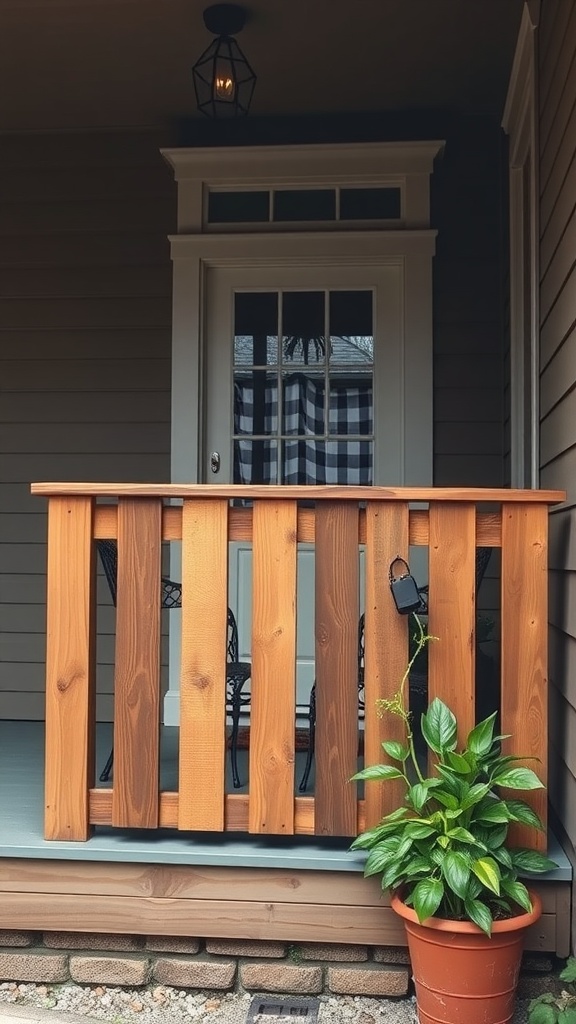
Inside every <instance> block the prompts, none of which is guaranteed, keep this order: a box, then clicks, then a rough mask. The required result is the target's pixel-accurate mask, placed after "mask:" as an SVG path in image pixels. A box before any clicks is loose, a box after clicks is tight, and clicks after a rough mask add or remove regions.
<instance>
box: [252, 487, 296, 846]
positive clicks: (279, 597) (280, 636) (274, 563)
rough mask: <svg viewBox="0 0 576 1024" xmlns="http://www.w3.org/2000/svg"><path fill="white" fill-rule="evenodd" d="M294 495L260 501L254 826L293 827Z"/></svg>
mask: <svg viewBox="0 0 576 1024" xmlns="http://www.w3.org/2000/svg"><path fill="white" fill-rule="evenodd" d="M296 525H297V519H296V502H294V501H255V502H254V533H253V541H252V544H253V555H252V704H251V709H250V812H249V831H250V832H270V833H273V834H276V835H283V834H287V835H291V834H293V833H294V760H295V736H294V730H295V715H296V563H297V539H296Z"/></svg>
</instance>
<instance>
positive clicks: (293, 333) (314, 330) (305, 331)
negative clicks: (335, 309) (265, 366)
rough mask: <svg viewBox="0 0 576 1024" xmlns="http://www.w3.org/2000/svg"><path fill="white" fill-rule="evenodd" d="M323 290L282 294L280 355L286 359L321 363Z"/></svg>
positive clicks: (302, 362) (287, 360)
mask: <svg viewBox="0 0 576 1024" xmlns="http://www.w3.org/2000/svg"><path fill="white" fill-rule="evenodd" d="M325 307H326V299H325V293H324V292H284V293H283V295H282V357H283V360H284V362H285V363H287V364H293V365H300V366H308V365H316V366H318V365H320V364H321V363H323V362H324V360H325V354H326V313H325Z"/></svg>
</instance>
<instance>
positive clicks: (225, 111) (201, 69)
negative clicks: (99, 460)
mask: <svg viewBox="0 0 576 1024" xmlns="http://www.w3.org/2000/svg"><path fill="white" fill-rule="evenodd" d="M245 22H246V11H245V9H244V8H243V7H239V6H238V5H237V4H214V5H213V6H212V7H207V8H206V10H205V11H204V24H205V25H206V28H207V29H208V31H209V32H212V33H213V34H214V35H215V36H216V38H215V39H213V40H212V42H211V43H210V46H209V47H208V48H207V49H206V50H204V53H202V54H201V55H200V57H199V58H198V60H197V61H196V63H195V64H194V67H193V68H192V75H193V79H194V89H195V92H196V103H197V106H198V110H200V111H202V113H203V114H206V116H207V117H213V118H224V117H245V116H246V114H247V113H248V110H249V107H250V103H251V101H252V95H253V93H254V86H255V85H256V75H255V74H254V72H253V70H252V68H251V67H250V64H249V63H248V61H247V60H246V57H245V56H244V54H243V53H242V50H241V49H240V47H239V46H238V43H237V42H236V40H235V39H234V36H235V35H237V33H238V32H241V31H242V29H243V28H244V24H245Z"/></svg>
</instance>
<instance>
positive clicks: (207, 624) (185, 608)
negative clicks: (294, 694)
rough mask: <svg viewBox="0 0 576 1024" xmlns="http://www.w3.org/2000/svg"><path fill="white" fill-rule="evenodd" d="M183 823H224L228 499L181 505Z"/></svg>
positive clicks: (214, 826)
mask: <svg viewBox="0 0 576 1024" xmlns="http://www.w3.org/2000/svg"><path fill="white" fill-rule="evenodd" d="M182 537H183V544H182V662H181V674H180V783H179V793H180V798H179V803H178V827H179V828H180V829H200V830H203V831H218V832H221V831H223V829H224V773H225V766H226V637H227V610H228V502H227V501H226V500H225V499H224V500H222V499H217V500H214V501H201V500H196V501H194V500H190V501H185V502H184V508H183V510H182Z"/></svg>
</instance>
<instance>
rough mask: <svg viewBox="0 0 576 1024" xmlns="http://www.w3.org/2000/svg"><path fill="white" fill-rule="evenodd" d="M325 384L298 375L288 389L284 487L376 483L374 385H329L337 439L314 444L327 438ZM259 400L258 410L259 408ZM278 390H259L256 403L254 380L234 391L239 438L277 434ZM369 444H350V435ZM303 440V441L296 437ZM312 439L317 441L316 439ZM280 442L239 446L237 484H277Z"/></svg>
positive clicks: (331, 429) (270, 385) (237, 385)
mask: <svg viewBox="0 0 576 1024" xmlns="http://www.w3.org/2000/svg"><path fill="white" fill-rule="evenodd" d="M324 394H325V385H324V380H323V379H322V380H314V379H313V378H310V377H307V376H306V375H305V374H301V373H294V374H292V375H290V377H288V378H287V379H286V380H285V382H284V385H283V413H282V419H283V428H282V433H283V434H288V435H291V434H294V435H295V436H294V439H292V438H291V437H290V438H289V439H285V440H284V441H283V460H282V461H283V466H282V474H281V482H282V483H284V484H347V485H370V484H371V483H372V442H371V440H370V439H369V436H368V435H371V434H372V385H371V383H369V382H366V384H363V383H361V384H355V385H351V386H350V385H348V384H344V383H342V384H340V383H339V382H338V381H331V382H330V401H329V416H328V427H329V434H330V435H339V436H338V440H334V441H332V440H313V439H312V436H313V435H316V437H318V435H319V436H320V438H322V436H323V435H324V432H325V427H324ZM255 401H256V407H255ZM277 417H278V390H277V385H276V382H275V381H271V382H269V383H267V384H266V386H265V388H262V386H261V385H259V387H258V395H257V397H256V399H255V396H254V386H253V383H252V381H251V380H246V382H239V381H236V383H235V387H234V433H235V434H236V435H238V434H246V435H250V434H271V435H272V436H274V435H275V434H276V429H275V425H276V423H277ZM359 434H360V435H367V436H366V440H358V439H356V440H346V439H345V438H346V437H347V436H350V435H356V438H357V436H358V435H359ZM296 435H298V436H296ZM311 435H312V436H311ZM277 459H278V442H277V441H276V440H272V439H271V440H251V439H248V438H246V440H242V439H239V438H238V437H236V440H235V442H234V481H235V483H242V484H250V483H263V484H269V483H277V481H278V476H277V468H276V467H277Z"/></svg>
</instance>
